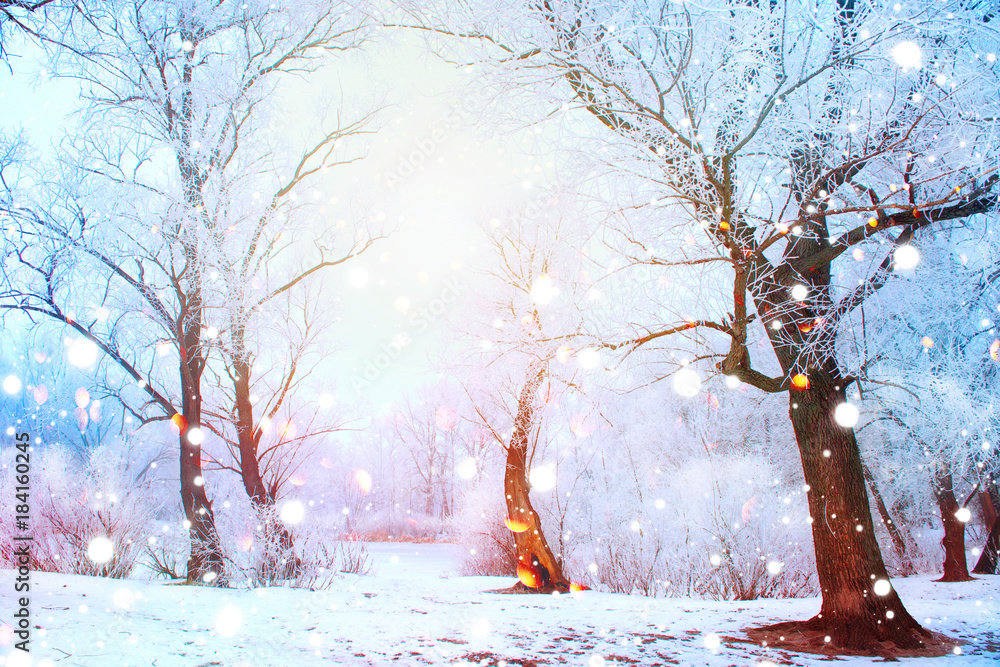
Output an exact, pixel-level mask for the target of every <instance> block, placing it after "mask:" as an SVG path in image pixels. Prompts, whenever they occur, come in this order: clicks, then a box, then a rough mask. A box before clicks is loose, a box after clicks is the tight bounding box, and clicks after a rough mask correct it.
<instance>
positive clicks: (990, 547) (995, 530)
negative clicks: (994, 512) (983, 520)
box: [972, 517, 1000, 574]
mask: <svg viewBox="0 0 1000 667" xmlns="http://www.w3.org/2000/svg"><path fill="white" fill-rule="evenodd" d="M998 561H1000V517H998V518H997V519H995V520H994V521H993V527H992V528H990V534H989V537H987V538H986V544H985V545H984V546H983V553H981V554H979V560H978V561H976V566H975V567H974V568H972V573H973V574H996V573H997V562H998Z"/></svg>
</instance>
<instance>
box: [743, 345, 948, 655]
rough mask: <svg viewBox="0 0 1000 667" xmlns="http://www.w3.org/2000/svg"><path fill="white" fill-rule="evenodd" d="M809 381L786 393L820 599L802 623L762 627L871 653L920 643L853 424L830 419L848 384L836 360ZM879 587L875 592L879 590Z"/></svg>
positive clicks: (923, 634) (921, 633)
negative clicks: (877, 524) (889, 558)
mask: <svg viewBox="0 0 1000 667" xmlns="http://www.w3.org/2000/svg"><path fill="white" fill-rule="evenodd" d="M808 379H809V385H808V387H807V388H805V389H802V390H796V389H794V388H793V389H792V390H791V391H790V393H789V402H790V404H791V405H790V407H791V409H790V415H791V419H792V426H793V427H794V430H795V437H796V441H797V442H798V446H799V454H800V456H801V458H802V470H803V472H804V473H805V479H806V483H807V484H808V486H809V491H808V499H809V516H810V519H811V523H812V534H813V546H814V548H815V552H816V570H817V574H818V575H819V583H820V588H821V590H822V595H823V603H822V607H821V609H820V612H819V614H817V615H816V616H815V617H813V618H812V619H809V620H808V621H804V622H800V623H782V624H778V625H775V626H770V627H768V628H762V629H761V630H762V631H764V632H765V633H766V634H768V635H772V634H776V633H781V632H782V631H784V632H790V631H794V630H812V631H817V632H818V633H821V634H823V635H825V636H828V637H829V638H830V639H829V642H827V644H828V645H830V644H832V645H833V646H836V647H840V648H845V649H851V650H859V651H864V652H870V651H872V650H877V651H881V650H883V649H884V647H885V645H881V646H880V643H881V642H886V643H889V642H891V643H892V644H894V645H895V647H896V648H897V649H920V648H923V647H924V646H925V641H927V640H929V639H930V638H931V636H932V635H931V633H930V632H928V631H927V630H924V629H923V628H922V627H921V626H920V625H919V624H918V623H917V621H916V620H915V619H914V618H913V617H912V616H910V614H909V613H908V612H907V611H906V609H905V608H904V607H903V603H902V602H901V601H900V599H899V596H898V595H897V594H896V591H895V590H894V589H892V588H891V587H890V588H888V590H887V591H886V590H884V589H883V588H882V587H883V586H885V584H883V583H880V582H882V581H885V582H888V581H889V574H888V572H887V571H886V568H885V563H884V562H883V561H882V554H881V553H880V552H879V548H878V543H877V542H876V540H875V531H874V525H873V522H872V518H871V511H870V508H869V504H868V494H867V492H866V490H865V479H864V470H863V466H862V463H861V453H860V451H859V449H858V443H857V440H856V439H855V437H854V431H853V429H849V428H844V427H841V426H839V425H838V424H837V423H836V422H835V421H834V419H833V413H834V410H835V409H836V407H837V406H838V405H839V404H841V403H843V402H845V400H846V396H845V388H844V387H845V382H844V380H843V378H842V377H841V376H840V374H839V373H838V372H837V370H836V367H835V364H834V363H833V362H829V367H828V368H826V369H824V370H814V371H811V372H810V373H809V374H808ZM876 590H878V592H876Z"/></svg>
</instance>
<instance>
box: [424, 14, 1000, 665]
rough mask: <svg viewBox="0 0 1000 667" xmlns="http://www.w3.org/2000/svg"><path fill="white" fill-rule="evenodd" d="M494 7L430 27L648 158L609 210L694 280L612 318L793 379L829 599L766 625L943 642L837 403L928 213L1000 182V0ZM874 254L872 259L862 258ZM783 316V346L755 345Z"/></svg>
mask: <svg viewBox="0 0 1000 667" xmlns="http://www.w3.org/2000/svg"><path fill="white" fill-rule="evenodd" d="M494 9H495V8H493V7H489V8H488V9H486V10H484V12H485V13H484V14H481V15H479V16H477V17H473V19H471V20H465V21H464V22H463V20H462V18H455V19H454V20H452V19H453V17H451V16H448V14H447V13H446V12H445V13H444V16H445V18H443V19H437V22H434V21H426V22H425V26H424V27H425V28H429V29H430V30H433V31H438V32H441V33H446V34H450V35H461V36H463V37H465V38H467V39H466V43H467V42H468V41H469V40H476V41H478V42H479V43H481V44H483V45H484V48H485V49H486V51H487V55H486V56H484V59H489V60H492V62H494V63H497V64H498V66H499V67H501V68H504V69H506V70H507V71H508V72H510V76H511V77H512V78H513V79H514V80H516V81H517V82H518V83H519V84H520V85H521V86H522V88H526V89H529V90H531V91H533V92H536V93H537V92H541V93H542V94H543V95H545V96H546V99H550V100H553V101H555V102H556V103H559V102H562V103H564V104H565V103H568V104H570V105H571V106H572V105H576V107H577V108H578V109H580V110H582V111H585V112H586V113H587V114H589V115H590V116H592V117H593V118H594V119H595V120H596V121H597V122H598V123H599V124H600V125H603V127H604V132H603V133H601V132H599V131H598V130H597V129H593V130H591V129H589V128H588V129H587V130H585V131H587V132H588V133H590V134H591V136H592V137H593V139H594V141H595V142H597V144H598V145H599V146H601V151H603V152H604V153H605V154H606V157H605V160H606V161H607V162H608V163H609V166H612V167H614V168H618V169H621V170H624V171H628V172H631V174H632V175H633V176H636V177H637V178H633V179H632V180H631V181H630V182H629V185H628V186H627V189H626V188H622V189H621V190H619V193H624V194H618V193H616V194H617V196H618V201H617V202H616V205H617V207H618V209H619V210H620V214H619V215H618V216H617V223H616V224H612V225H609V227H608V241H609V244H613V246H614V247H616V248H617V250H618V252H619V254H620V255H621V256H622V257H624V258H625V259H626V261H627V263H628V264H629V265H630V267H631V270H629V271H619V272H618V273H617V275H618V276H619V277H621V278H623V279H628V280H634V281H640V282H645V281H649V283H646V284H650V283H652V282H653V281H661V280H662V281H663V282H660V284H661V285H663V284H669V285H674V286H675V289H676V290H677V293H676V294H674V295H673V298H663V299H661V300H660V303H661V307H659V308H649V309H646V310H645V311H644V312H642V313H639V315H642V316H643V317H642V321H637V320H638V319H639V318H638V317H637V318H635V319H630V320H627V322H628V324H626V325H625V326H624V327H623V326H622V325H621V322H620V321H618V322H615V323H614V324H613V326H610V327H608V328H606V329H605V330H603V331H597V332H595V337H596V338H597V339H598V340H599V341H603V342H606V341H609V340H614V338H613V336H616V337H617V340H618V341H619V343H616V344H620V345H621V348H620V349H626V350H634V349H637V348H645V349H646V350H647V352H646V354H651V353H652V349H653V348H655V347H668V346H670V345H671V344H672V342H671V341H673V340H674V339H675V338H676V337H678V336H681V337H684V339H685V343H684V344H683V345H682V349H683V350H684V354H683V355H682V356H684V357H685V358H686V359H687V360H691V359H692V358H693V356H694V355H693V354H691V346H690V344H688V343H687V341H689V340H690V341H693V342H694V343H695V344H697V345H698V346H699V347H700V348H701V349H702V350H704V349H706V348H707V349H708V350H710V355H711V356H713V357H714V358H715V359H717V360H718V361H717V364H716V366H717V369H718V371H719V372H721V373H724V374H726V375H729V376H732V377H733V378H734V379H736V380H739V381H741V382H744V383H748V384H751V385H753V386H754V387H757V388H759V389H761V390H763V391H766V392H775V393H778V392H780V393H787V395H788V400H789V415H790V417H791V421H792V425H793V427H794V429H795V433H796V436H797V439H798V445H799V451H800V454H801V459H802V465H803V470H804V473H805V479H806V482H807V484H808V485H809V487H810V493H809V502H810V513H811V518H812V530H813V541H814V548H815V551H816V565H817V569H818V573H819V581H820V586H821V589H822V593H823V607H822V610H821V612H820V613H819V614H818V615H817V616H816V617H815V618H813V619H811V620H809V621H806V622H803V623H792V624H783V625H780V626H774V627H771V628H766V629H763V630H762V631H761V632H759V633H755V634H754V635H753V636H754V637H756V638H759V639H767V640H768V642H769V643H772V644H773V643H774V642H776V641H778V637H779V636H782V635H785V634H788V633H789V632H791V631H793V630H799V631H803V632H804V633H805V636H806V637H807V639H806V640H805V641H806V642H807V643H809V644H811V645H815V646H816V647H817V648H821V647H824V646H826V645H827V643H828V642H827V641H826V638H827V637H829V638H830V639H829V643H832V645H833V646H836V647H841V648H844V649H849V650H860V651H868V652H882V651H884V650H885V649H884V644H883V642H890V643H892V644H893V645H894V646H896V647H897V648H900V649H920V648H921V647H924V646H926V645H927V644H928V643H933V642H934V641H935V640H934V639H933V636H932V634H931V633H929V632H928V631H926V630H924V629H923V628H922V627H921V626H920V625H919V624H918V623H917V622H916V620H915V619H913V618H912V616H910V614H909V613H907V611H906V609H905V608H904V607H903V605H902V603H901V601H900V600H899V597H898V596H897V595H896V593H895V591H894V590H893V589H892V588H891V585H890V584H889V581H888V574H887V572H886V568H885V565H884V563H883V560H882V557H881V554H880V551H879V548H878V544H877V543H876V540H875V536H874V531H873V524H872V519H871V513H870V509H869V505H868V496H867V493H866V489H865V482H864V474H863V469H862V463H861V458H860V455H859V451H858V446H857V442H856V439H855V437H854V432H853V430H852V428H851V427H850V426H844V425H842V424H840V423H838V422H837V421H835V419H834V414H835V412H836V410H837V408H838V407H839V406H841V405H843V404H845V403H846V402H847V401H846V389H847V386H848V385H850V384H851V383H852V382H853V381H854V380H855V377H853V376H852V375H851V374H850V373H849V372H848V371H847V369H845V368H844V366H843V365H842V364H841V362H840V359H839V358H838V354H837V343H838V340H839V338H840V335H841V334H842V333H843V332H844V330H845V329H847V328H849V326H850V324H851V315H852V314H853V313H854V312H855V311H856V310H857V308H858V307H859V306H861V304H863V303H864V302H865V301H866V300H867V299H868V298H870V297H871V296H872V295H873V294H875V293H877V292H878V290H879V289H881V288H882V287H883V286H884V285H885V284H886V283H887V282H888V281H889V280H890V278H891V277H892V275H893V274H894V272H895V271H896V269H902V268H906V267H908V266H909V265H910V263H911V262H912V259H913V256H914V254H913V247H912V246H911V245H910V241H911V240H912V238H913V236H914V234H915V233H916V231H917V230H919V229H921V228H925V227H933V226H935V225H939V224H940V223H942V222H944V221H947V220H956V219H964V218H969V217H970V216H974V215H976V214H979V213H985V212H988V211H991V210H992V209H993V208H994V206H995V204H996V192H995V187H996V184H997V182H998V175H997V174H996V173H995V171H994V170H995V166H996V164H995V156H996V155H997V150H996V146H995V138H994V132H993V125H994V123H995V120H994V117H995V115H996V114H994V113H992V110H993V109H995V108H996V106H997V103H998V100H997V96H996V90H997V86H996V85H994V83H995V81H996V71H995V70H994V69H993V67H992V60H990V59H989V58H988V57H987V56H986V54H987V53H988V52H989V51H990V45H992V44H995V43H996V38H995V35H994V33H993V30H992V26H993V25H994V23H991V20H992V18H993V14H992V11H993V10H992V8H991V7H988V6H986V5H984V4H976V3H964V2H958V1H955V2H946V3H940V2H929V1H927V2H918V3H916V4H913V5H910V6H908V7H907V9H906V11H905V12H903V13H899V12H897V11H895V10H893V9H892V8H891V7H886V6H883V5H879V4H877V3H868V2H857V1H856V0H836V1H832V2H824V3H821V4H820V5H815V4H812V3H805V2H798V1H795V0H789V1H787V2H769V3H763V2H757V1H756V0H747V1H745V2H744V1H735V0H734V1H733V2H727V3H724V4H722V5H717V6H711V7H704V6H697V7H695V6H691V5H690V4H688V3H679V4H662V3H647V2H636V3H616V2H559V1H551V2H540V3H528V4H526V5H524V6H521V8H520V10H506V11H501V12H500V13H499V15H498V14H495V13H493V10H494ZM425 15H426V14H425ZM557 78H558V80H561V84H560V83H558V82H557ZM521 99H523V98H517V102H518V103H519V102H520V100H521ZM971 110H975V111H971ZM859 255H860V256H861V257H866V256H867V257H870V258H874V259H873V260H872V261H869V262H866V263H861V262H858V261H857V260H855V261H854V262H851V261H850V260H851V258H856V257H858V256H859ZM657 274H659V275H658V276H657ZM748 295H749V298H748ZM748 302H749V303H748ZM762 327H763V329H762ZM623 329H624V330H623ZM629 329H631V330H632V331H631V332H630V331H629ZM609 334H610V335H609ZM630 334H631V335H630ZM762 336H766V340H767V341H768V347H769V348H770V351H771V353H773V357H769V356H765V357H764V358H763V359H761V358H760V354H756V355H752V354H751V351H752V345H753V343H755V342H756V340H758V339H759V337H762ZM605 344H607V343H605ZM702 356H704V353H702ZM754 356H756V357H757V358H756V359H754V358H753V357H754ZM661 358H662V357H661ZM769 367H770V370H769V372H763V371H762V369H763V370H768V369H769ZM675 368H676V366H675Z"/></svg>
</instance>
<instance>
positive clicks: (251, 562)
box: [216, 484, 371, 590]
mask: <svg viewBox="0 0 1000 667" xmlns="http://www.w3.org/2000/svg"><path fill="white" fill-rule="evenodd" d="M217 488H223V484H219V485H217ZM230 491H231V492H230V493H229V498H230V500H229V501H228V502H227V503H226V505H225V507H224V508H223V509H222V510H221V511H217V513H216V525H217V526H218V529H219V534H220V538H221V541H222V544H223V546H224V547H225V549H226V552H227V563H226V567H227V570H228V571H229V579H230V583H232V584H233V585H243V586H248V587H250V588H257V587H265V586H287V587H289V588H308V589H312V590H320V589H324V588H327V587H329V586H330V585H331V584H332V582H333V581H334V580H335V579H336V578H337V577H338V576H339V573H341V572H347V573H351V574H361V575H364V574H368V573H369V572H370V570H371V559H370V557H369V554H368V550H367V548H366V547H365V545H364V544H363V543H359V542H341V541H338V539H337V537H338V531H337V529H336V528H335V527H331V526H330V525H327V522H325V521H323V520H322V518H321V517H319V516H317V515H313V514H307V516H306V517H305V518H304V520H303V521H302V522H301V523H296V524H294V525H287V524H285V523H284V522H283V521H282V519H281V509H280V508H281V506H282V505H283V503H282V502H281V501H279V503H278V505H277V506H276V507H270V508H266V509H263V508H258V509H257V510H256V511H255V510H254V508H253V507H252V506H251V504H250V500H249V499H248V498H247V497H246V494H244V493H242V489H238V488H236V487H235V486H234V487H233V488H232V489H230Z"/></svg>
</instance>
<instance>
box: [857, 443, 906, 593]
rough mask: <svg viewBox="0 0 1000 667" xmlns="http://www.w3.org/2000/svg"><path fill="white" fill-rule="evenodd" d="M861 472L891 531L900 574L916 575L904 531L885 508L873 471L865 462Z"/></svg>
mask: <svg viewBox="0 0 1000 667" xmlns="http://www.w3.org/2000/svg"><path fill="white" fill-rule="evenodd" d="M861 470H862V472H864V475H865V481H866V482H868V488H870V489H871V491H872V498H874V499H875V507H877V508H878V513H879V516H881V517H882V523H883V524H884V525H885V527H886V530H888V531H889V537H890V538H891V539H892V547H893V549H894V550H895V551H896V556H897V557H898V558H899V567H900V574H901V575H902V576H904V577H908V576H910V575H911V574H916V573H917V569H916V568H915V567H913V561H912V560H910V555H909V554H908V553H907V552H906V539H905V538H904V537H903V533H902V531H900V530H899V526H898V525H896V522H894V521H893V520H892V515H891V514H889V508H887V507H886V506H885V500H883V498H882V494H881V493H880V492H879V489H878V485H877V484H876V483H875V476H874V475H872V471H871V470H870V469H869V468H868V464H866V463H865V462H864V461H862V462H861Z"/></svg>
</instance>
